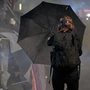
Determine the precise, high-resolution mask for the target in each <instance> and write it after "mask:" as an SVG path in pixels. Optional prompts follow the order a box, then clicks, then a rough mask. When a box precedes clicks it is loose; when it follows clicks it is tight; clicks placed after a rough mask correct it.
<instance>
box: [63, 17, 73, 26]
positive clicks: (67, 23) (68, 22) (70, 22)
mask: <svg viewBox="0 0 90 90" xmlns="http://www.w3.org/2000/svg"><path fill="white" fill-rule="evenodd" d="M65 20H66V23H65V25H67V26H70V25H71V24H72V22H73V21H72V19H71V18H69V17H65Z"/></svg>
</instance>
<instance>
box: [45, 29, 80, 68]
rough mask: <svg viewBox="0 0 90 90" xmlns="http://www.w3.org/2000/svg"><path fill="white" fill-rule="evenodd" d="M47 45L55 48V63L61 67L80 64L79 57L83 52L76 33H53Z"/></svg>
mask: <svg viewBox="0 0 90 90" xmlns="http://www.w3.org/2000/svg"><path fill="white" fill-rule="evenodd" d="M47 44H48V46H54V49H53V53H54V54H53V55H52V56H53V58H52V59H54V61H53V60H52V61H53V63H56V64H58V65H61V66H76V65H78V64H80V58H79V56H80V55H81V54H82V50H81V45H80V40H79V38H78V37H77V34H76V33H75V32H73V31H70V32H55V33H51V34H50V36H49V38H48V41H47Z"/></svg>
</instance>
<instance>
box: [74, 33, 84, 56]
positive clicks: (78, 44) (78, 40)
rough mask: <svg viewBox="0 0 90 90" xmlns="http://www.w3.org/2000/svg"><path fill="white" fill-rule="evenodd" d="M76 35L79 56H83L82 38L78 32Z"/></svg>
mask: <svg viewBox="0 0 90 90" xmlns="http://www.w3.org/2000/svg"><path fill="white" fill-rule="evenodd" d="M75 36H76V41H77V46H78V51H79V56H81V55H82V46H81V41H80V39H79V37H78V35H77V34H76V35H75Z"/></svg>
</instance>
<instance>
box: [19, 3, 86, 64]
mask: <svg viewBox="0 0 90 90" xmlns="http://www.w3.org/2000/svg"><path fill="white" fill-rule="evenodd" d="M66 15H68V16H70V17H71V18H72V19H73V21H74V24H75V27H76V28H77V31H78V32H77V35H78V37H79V39H80V42H81V45H82V40H83V35H84V30H85V25H84V24H83V23H82V22H81V20H80V19H79V18H78V16H77V15H76V14H75V12H74V11H73V10H72V8H71V7H70V6H69V5H59V4H54V3H47V2H42V3H41V4H39V5H38V6H37V7H35V8H34V9H32V10H31V11H30V12H28V13H26V14H25V15H23V16H21V21H20V31H19V38H18V42H19V44H20V45H21V47H22V48H23V49H24V50H25V51H26V52H27V53H28V55H29V56H30V58H31V59H32V61H33V62H34V63H39V64H40V63H43V64H49V63H50V58H49V57H50V55H49V52H50V50H51V48H50V47H48V46H47V43H46V41H47V37H48V35H49V33H50V32H53V31H54V30H56V28H57V25H58V22H59V18H61V17H62V16H66Z"/></svg>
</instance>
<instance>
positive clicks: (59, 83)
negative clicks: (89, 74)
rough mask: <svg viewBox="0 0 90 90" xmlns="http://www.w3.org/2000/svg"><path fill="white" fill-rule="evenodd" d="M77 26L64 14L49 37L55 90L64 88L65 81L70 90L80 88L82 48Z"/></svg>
mask: <svg viewBox="0 0 90 90" xmlns="http://www.w3.org/2000/svg"><path fill="white" fill-rule="evenodd" d="M75 28H76V27H75V25H74V22H73V20H72V18H71V17H70V16H64V17H63V18H60V20H59V23H58V25H57V29H56V30H55V32H54V33H51V34H50V36H49V37H48V41H47V44H48V46H53V51H52V52H50V55H51V71H52V69H53V75H52V85H53V90H64V84H65V83H66V85H67V89H68V90H78V89H79V78H80V58H79V56H81V55H82V50H81V45H80V40H79V38H78V36H77V31H76V29H75Z"/></svg>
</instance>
